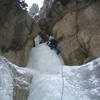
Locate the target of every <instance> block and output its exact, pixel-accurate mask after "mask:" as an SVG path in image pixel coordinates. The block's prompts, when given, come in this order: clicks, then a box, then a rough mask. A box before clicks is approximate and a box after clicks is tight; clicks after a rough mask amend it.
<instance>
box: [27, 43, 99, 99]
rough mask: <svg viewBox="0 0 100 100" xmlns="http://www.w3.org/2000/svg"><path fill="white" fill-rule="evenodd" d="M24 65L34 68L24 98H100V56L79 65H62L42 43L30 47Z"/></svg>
mask: <svg viewBox="0 0 100 100" xmlns="http://www.w3.org/2000/svg"><path fill="white" fill-rule="evenodd" d="M28 68H30V69H33V70H35V71H36V74H35V75H34V77H33V79H32V84H31V86H30V94H29V97H28V100H33V99H34V100H100V58H98V59H96V60H94V61H92V62H90V63H88V64H85V65H82V66H64V65H63V61H62V59H61V57H60V56H58V55H56V53H55V51H53V50H51V49H50V48H49V47H48V46H47V45H46V44H45V43H44V44H41V45H38V46H36V47H35V48H32V51H31V53H30V59H29V63H28ZM62 70H63V71H62ZM62 72H63V73H62ZM62 74H63V77H62Z"/></svg>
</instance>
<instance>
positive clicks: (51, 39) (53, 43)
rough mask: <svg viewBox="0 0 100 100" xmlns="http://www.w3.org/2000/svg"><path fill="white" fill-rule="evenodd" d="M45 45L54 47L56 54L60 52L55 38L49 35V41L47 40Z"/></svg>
mask: <svg viewBox="0 0 100 100" xmlns="http://www.w3.org/2000/svg"><path fill="white" fill-rule="evenodd" d="M47 45H48V46H49V47H50V48H51V49H55V50H56V52H57V54H59V53H60V49H59V47H58V45H57V40H55V39H54V37H53V36H50V37H49V41H48V42H47Z"/></svg>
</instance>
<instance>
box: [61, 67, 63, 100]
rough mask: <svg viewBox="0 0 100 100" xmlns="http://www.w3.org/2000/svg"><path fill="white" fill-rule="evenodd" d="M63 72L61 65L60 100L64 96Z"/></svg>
mask: <svg viewBox="0 0 100 100" xmlns="http://www.w3.org/2000/svg"><path fill="white" fill-rule="evenodd" d="M63 76H64V74H63V65H62V66H61V78H62V90H61V100H63V96H64V77H63Z"/></svg>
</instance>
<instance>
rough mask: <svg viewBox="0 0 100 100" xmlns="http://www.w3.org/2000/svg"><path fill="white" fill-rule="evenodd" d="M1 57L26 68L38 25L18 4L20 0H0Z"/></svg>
mask: <svg viewBox="0 0 100 100" xmlns="http://www.w3.org/2000/svg"><path fill="white" fill-rule="evenodd" d="M0 7H1V9H0V55H2V56H5V57H6V58H7V59H8V60H9V61H11V62H13V63H14V64H16V65H19V66H25V65H26V63H27V60H28V55H29V52H30V49H31V47H32V44H33V40H32V39H33V36H35V35H36V34H37V33H38V31H39V28H38V25H37V24H36V23H35V22H34V20H33V19H32V18H31V17H30V16H29V15H28V13H27V11H25V10H23V9H22V8H21V7H20V5H19V4H18V0H0Z"/></svg>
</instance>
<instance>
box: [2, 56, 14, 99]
mask: <svg viewBox="0 0 100 100" xmlns="http://www.w3.org/2000/svg"><path fill="white" fill-rule="evenodd" d="M0 100H13V78H12V72H11V70H10V68H9V66H8V65H7V64H6V62H5V61H4V60H3V59H1V58H0Z"/></svg>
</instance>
